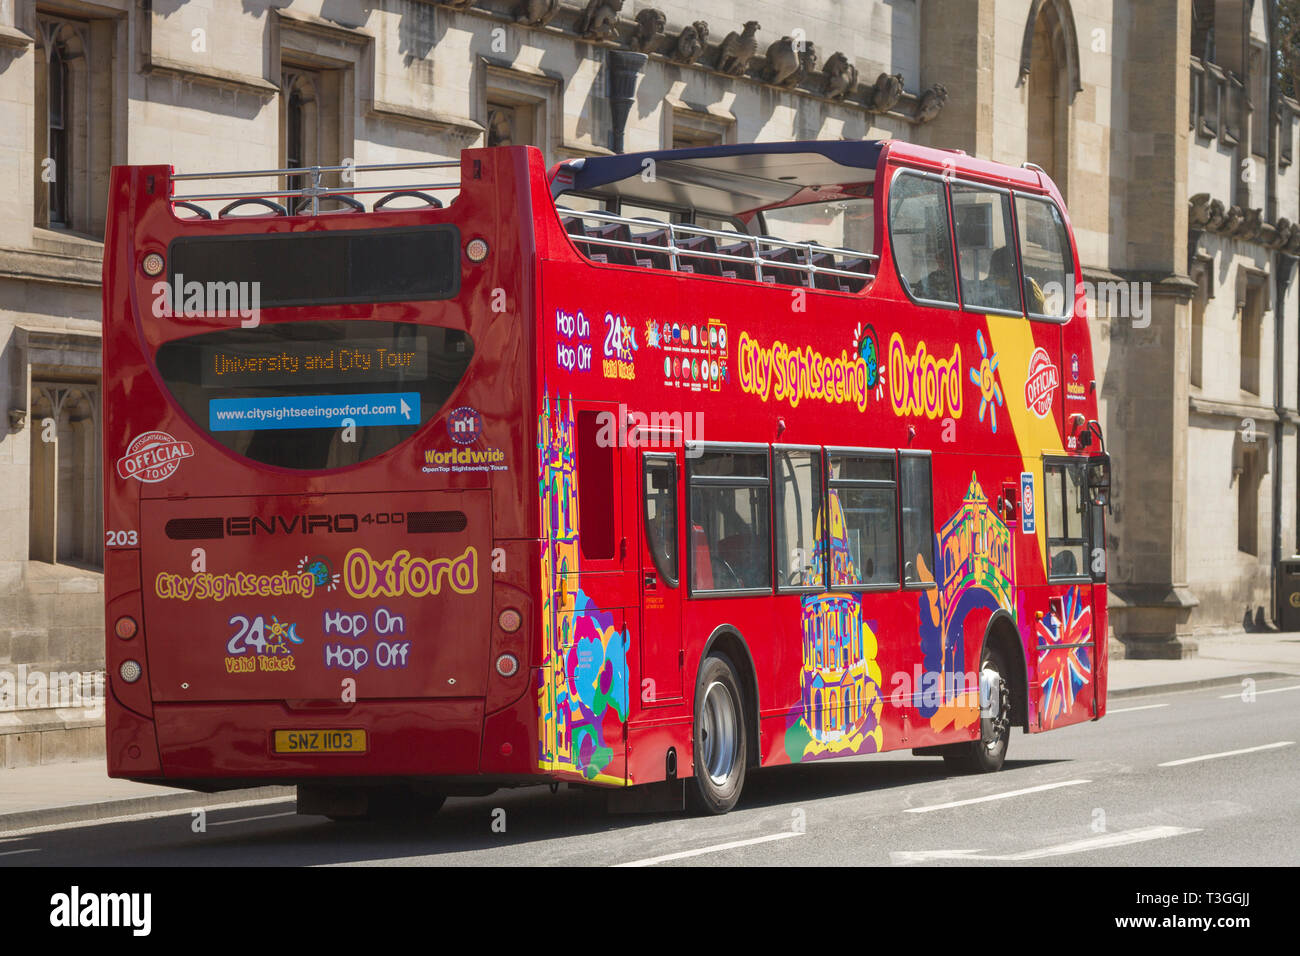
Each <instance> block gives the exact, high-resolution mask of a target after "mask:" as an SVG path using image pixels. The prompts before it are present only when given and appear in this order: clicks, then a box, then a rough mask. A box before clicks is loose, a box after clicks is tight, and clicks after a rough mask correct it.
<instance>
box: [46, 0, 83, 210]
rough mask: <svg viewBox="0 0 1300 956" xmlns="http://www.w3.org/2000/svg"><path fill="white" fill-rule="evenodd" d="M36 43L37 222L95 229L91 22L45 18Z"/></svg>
mask: <svg viewBox="0 0 1300 956" xmlns="http://www.w3.org/2000/svg"><path fill="white" fill-rule="evenodd" d="M37 26H38V28H39V29H38V30H37V45H36V56H37V62H36V104H35V105H36V111H35V112H36V141H35V142H36V153H37V156H36V207H35V208H36V224H37V225H38V226H54V227H59V228H65V229H67V228H76V229H78V230H80V231H83V232H85V231H88V230H89V229H90V224H89V220H90V218H91V217H90V216H89V214H88V211H87V210H88V206H89V204H90V203H91V202H92V200H91V197H90V196H89V194H88V191H89V168H90V167H89V164H88V160H89V159H90V157H89V155H88V154H89V152H90V149H91V144H92V142H93V141H94V137H93V136H92V132H91V120H92V117H91V110H90V107H89V103H90V87H89V82H90V73H89V69H88V64H87V50H88V48H89V46H90V39H89V37H90V34H89V26H88V25H87V24H86V23H84V22H82V21H79V20H64V19H53V18H45V17H41V18H39V19H38V20H37Z"/></svg>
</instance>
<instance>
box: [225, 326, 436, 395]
mask: <svg viewBox="0 0 1300 956" xmlns="http://www.w3.org/2000/svg"><path fill="white" fill-rule="evenodd" d="M428 352H429V344H428V342H427V341H426V340H425V339H423V338H416V337H413V336H407V337H406V338H405V339H404V340H402V341H398V340H396V339H393V338H388V339H355V340H351V341H348V342H346V343H340V342H285V341H278V342H265V341H261V342H244V343H236V344H230V345H225V344H222V345H205V346H202V347H201V349H200V350H199V357H200V358H199V361H200V368H201V370H202V377H201V382H202V383H203V387H204V388H225V387H232V386H241V385H242V386H269V387H281V386H286V385H344V384H347V383H350V382H382V383H384V384H386V385H393V384H402V383H407V382H416V381H422V380H423V379H424V378H426V377H427V376H428V374H429V362H428Z"/></svg>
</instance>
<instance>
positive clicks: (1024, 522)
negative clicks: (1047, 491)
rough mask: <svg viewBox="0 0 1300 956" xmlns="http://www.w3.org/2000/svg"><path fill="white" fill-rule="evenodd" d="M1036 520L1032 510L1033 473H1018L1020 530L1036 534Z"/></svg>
mask: <svg viewBox="0 0 1300 956" xmlns="http://www.w3.org/2000/svg"><path fill="white" fill-rule="evenodd" d="M1037 527H1038V521H1037V516H1036V512H1035V510H1034V473H1033V472H1032V471H1022V472H1021V473H1020V530H1022V531H1023V532H1024V533H1025V534H1036V533H1037V531H1036V529H1037Z"/></svg>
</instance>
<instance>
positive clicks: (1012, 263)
mask: <svg viewBox="0 0 1300 956" xmlns="http://www.w3.org/2000/svg"><path fill="white" fill-rule="evenodd" d="M952 216H953V220H954V222H955V223H956V224H957V260H958V264H959V266H960V269H959V273H960V275H961V301H962V305H963V307H965V308H967V309H997V310H998V311H1000V312H1015V313H1020V311H1021V309H1020V283H1019V282H1018V281H1017V280H1016V251H1015V248H1014V247H1013V245H1012V233H1011V197H1010V196H1009V195H1008V194H1007V193H1004V192H998V191H997V190H993V189H979V188H976V187H974V186H967V185H964V184H961V183H953V184H952Z"/></svg>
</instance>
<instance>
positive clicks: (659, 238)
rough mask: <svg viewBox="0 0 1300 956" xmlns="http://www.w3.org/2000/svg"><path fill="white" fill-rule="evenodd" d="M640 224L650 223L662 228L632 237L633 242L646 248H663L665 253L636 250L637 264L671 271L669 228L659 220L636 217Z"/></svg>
mask: <svg viewBox="0 0 1300 956" xmlns="http://www.w3.org/2000/svg"><path fill="white" fill-rule="evenodd" d="M636 218H637V221H638V222H644V223H648V224H650V225H654V226H660V227H662V228H659V229H652V230H650V231H649V232H641V233H637V234H636V235H634V236H632V241H633V242H639V243H641V244H642V245H645V246H662V247H663V248H664V251H663V252H659V251H657V250H653V249H645V250H641V249H636V250H634V255H635V256H636V264H637V265H639V266H645V267H647V268H654V269H671V268H672V264H671V262H670V261H669V258H668V227H667V226H664V224H663V223H662V222H660V221H659V220H658V219H648V218H646V217H644V216H638V217H636Z"/></svg>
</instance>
